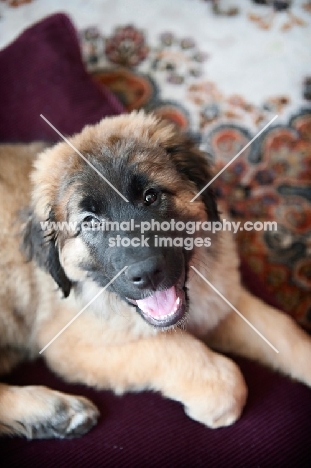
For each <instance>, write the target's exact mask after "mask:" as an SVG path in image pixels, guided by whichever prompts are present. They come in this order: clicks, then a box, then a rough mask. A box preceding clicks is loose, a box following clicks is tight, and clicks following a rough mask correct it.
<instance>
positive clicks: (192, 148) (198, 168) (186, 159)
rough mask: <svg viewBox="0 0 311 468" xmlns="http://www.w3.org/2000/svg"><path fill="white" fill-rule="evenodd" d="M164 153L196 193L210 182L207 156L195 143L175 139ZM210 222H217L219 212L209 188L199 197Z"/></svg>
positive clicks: (187, 139) (211, 190)
mask: <svg viewBox="0 0 311 468" xmlns="http://www.w3.org/2000/svg"><path fill="white" fill-rule="evenodd" d="M165 149H166V151H167V152H168V154H169V155H170V156H171V158H172V160H173V162H174V163H175V165H176V168H177V170H178V171H179V172H180V173H181V174H182V175H183V176H184V177H185V178H187V179H188V180H191V181H192V182H194V183H195V185H196V186H197V189H198V192H199V191H200V190H201V189H202V188H203V187H205V185H206V184H208V182H209V181H210V180H211V178H212V176H211V171H210V165H209V163H208V160H207V156H206V155H205V154H204V153H203V152H202V151H200V150H199V149H198V148H197V147H196V144H195V142H194V141H193V140H192V139H191V138H189V137H187V136H186V135H180V136H179V137H177V138H176V143H175V142H172V144H169V145H168V146H166V148H165ZM200 197H201V199H202V200H203V203H204V204H205V208H206V211H207V214H208V218H209V220H210V221H219V219H220V218H219V212H218V209H217V204H216V197H215V194H214V192H213V189H212V188H211V187H210V186H209V187H207V188H206V189H205V190H204V191H203V192H202V194H201V195H200Z"/></svg>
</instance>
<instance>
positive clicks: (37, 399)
mask: <svg viewBox="0 0 311 468" xmlns="http://www.w3.org/2000/svg"><path fill="white" fill-rule="evenodd" d="M30 389H32V395H31V397H30V396H28V398H27V399H28V403H29V406H28V410H27V414H25V412H23V413H24V414H23V415H22V416H23V417H21V418H20V419H19V420H18V421H16V422H15V423H16V425H17V426H19V430H18V432H19V433H20V434H21V435H24V436H26V437H27V438H28V439H50V438H60V439H63V438H73V437H79V436H81V435H83V434H85V433H86V432H88V431H89V430H90V429H91V428H92V427H93V426H94V425H95V424H96V422H97V419H98V417H99V411H98V409H97V408H96V406H95V405H93V403H91V402H90V401H89V400H88V399H86V398H84V397H77V396H72V395H66V394H64V393H60V392H57V391H54V390H50V389H48V388H45V387H24V388H22V390H24V391H25V392H26V391H30ZM24 396H26V395H24ZM14 429H15V430H16V429H18V428H17V427H16V426H15V428H14ZM14 432H15V431H14Z"/></svg>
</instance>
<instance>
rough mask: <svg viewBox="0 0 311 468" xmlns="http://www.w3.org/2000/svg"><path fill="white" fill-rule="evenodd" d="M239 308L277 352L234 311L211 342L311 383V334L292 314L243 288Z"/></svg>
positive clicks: (224, 349) (222, 349) (216, 347)
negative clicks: (269, 304) (265, 301)
mask: <svg viewBox="0 0 311 468" xmlns="http://www.w3.org/2000/svg"><path fill="white" fill-rule="evenodd" d="M237 309H238V310H239V312H241V314H242V315H243V316H244V317H245V318H246V319H248V321H249V322H250V323H251V324H252V325H253V326H254V327H255V328H256V329H257V330H258V331H259V332H260V333H261V334H262V335H263V336H264V337H265V338H266V339H267V340H269V341H270V343H271V344H272V345H273V346H274V347H275V348H276V349H277V350H278V353H276V352H275V351H274V350H273V349H272V348H271V347H270V346H269V345H268V344H267V343H266V342H265V341H264V340H263V339H262V338H261V337H260V336H258V335H257V334H256V333H255V332H254V330H252V329H251V328H250V326H249V325H248V324H247V323H245V321H243V319H242V318H241V317H239V316H238V315H237V314H236V312H233V311H232V312H231V313H230V314H229V315H228V316H227V317H226V318H225V319H224V320H223V321H222V322H220V324H219V325H218V327H217V328H216V329H215V330H214V331H213V332H211V334H210V336H209V337H208V339H207V342H208V344H209V345H211V346H212V347H214V348H215V349H218V350H221V351H225V352H233V353H236V354H240V355H242V356H245V357H249V358H251V359H254V360H257V361H259V362H261V363H263V364H266V365H268V366H270V367H272V368H274V369H278V370H280V371H281V372H283V373H285V374H287V375H290V376H291V377H293V378H295V379H297V380H300V381H301V382H304V383H305V384H307V385H309V386H311V337H310V336H309V335H308V334H307V333H305V332H304V331H303V330H302V329H301V328H300V327H299V326H298V325H297V324H296V323H295V322H294V320H293V319H292V318H291V317H289V316H287V315H286V314H284V313H282V312H280V311H279V310H277V309H274V308H273V307H270V306H268V305H267V304H265V303H264V302H263V301H261V300H260V299H258V298H256V297H254V296H253V295H252V294H250V293H249V292H248V291H246V290H244V289H243V290H242V294H241V297H240V300H239V303H238V305H237Z"/></svg>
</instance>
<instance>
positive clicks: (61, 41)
mask: <svg viewBox="0 0 311 468" xmlns="http://www.w3.org/2000/svg"><path fill="white" fill-rule="evenodd" d="M0 94H1V105H0V140H2V141H23V142H27V141H32V140H37V139H45V140H50V141H55V140H58V139H59V138H58V136H57V135H56V134H55V133H54V131H53V130H51V129H50V128H49V127H48V126H47V125H46V123H45V122H43V121H42V120H41V119H40V117H39V114H40V113H42V114H44V115H45V116H46V117H47V118H48V119H49V120H51V122H52V123H53V124H54V125H55V126H56V127H57V128H59V130H60V131H61V132H63V133H65V134H71V133H73V132H78V131H80V130H81V129H82V127H83V126H84V125H86V124H88V123H94V122H97V121H98V120H100V119H101V118H102V117H104V116H105V115H112V114H118V113H120V112H122V110H123V109H122V107H121V105H120V104H119V103H118V102H117V100H116V99H115V98H114V97H113V96H111V94H110V93H109V92H104V91H103V92H101V91H100V90H99V89H98V88H97V87H96V86H95V85H94V83H93V82H92V81H91V80H90V77H89V76H88V74H87V73H86V71H85V70H84V67H83V64H82V62H81V57H80V52H79V47H78V42H77V38H76V33H75V30H74V28H73V26H72V24H71V22H70V20H69V19H68V18H67V17H66V16H64V15H61V14H58V15H53V16H51V17H49V18H47V19H45V20H43V21H42V22H40V23H38V24H36V25H34V26H33V27H32V28H30V29H28V30H27V31H25V32H24V33H23V34H22V35H21V36H20V37H19V38H18V39H17V40H16V41H14V43H12V44H11V45H10V46H8V47H7V48H6V49H5V50H3V51H1V52H0ZM243 273H244V278H246V279H247V280H248V286H249V287H250V288H251V289H252V288H253V289H254V290H256V287H257V284H256V279H255V278H252V277H251V276H249V275H248V274H247V271H246V270H245V268H244V269H243ZM256 292H257V293H258V294H259V295H261V296H262V297H264V299H265V300H267V301H269V302H270V303H273V298H269V297H268V296H267V294H266V295H265V296H263V293H262V291H260V290H258V288H257V290H256ZM250 333H252V331H251V330H250ZM73 352H74V350H73ZM99 359H100V356H99ZM236 361H237V363H238V364H239V365H240V367H241V369H242V371H243V374H244V375H245V378H246V382H247V384H248V387H249V398H248V402H247V406H246V408H245V411H244V413H243V415H242V418H241V419H240V420H239V421H238V422H237V423H236V424H235V425H233V426H231V427H228V428H223V429H218V430H210V429H207V428H206V427H204V426H203V425H201V424H199V423H196V422H193V421H191V420H190V419H189V418H188V417H186V416H185V414H184V412H183V409H182V406H181V405H180V404H179V403H176V402H172V401H169V400H165V399H163V398H162V397H161V396H160V395H158V394H155V393H148V392H143V393H141V394H137V395H136V394H129V395H125V396H123V397H117V396H115V395H113V394H112V393H111V392H108V391H95V390H93V389H89V388H86V387H85V386H82V385H81V386H78V385H69V384H66V383H65V382H63V381H61V380H60V379H59V378H58V377H56V376H55V375H53V374H52V373H51V372H50V371H49V370H48V369H47V368H46V366H45V365H44V363H43V362H42V361H41V360H39V361H38V362H36V363H35V364H23V365H22V366H20V367H19V368H17V369H16V370H15V371H14V372H13V373H12V374H11V375H9V376H7V377H6V379H5V381H7V382H8V383H12V384H15V385H31V384H32V385H33V384H40V385H47V386H50V387H51V388H54V389H57V390H61V391H64V392H68V393H73V394H79V395H85V396H87V397H89V398H90V399H92V401H93V402H94V403H95V404H96V405H97V406H98V408H99V409H100V411H101V414H102V416H101V419H100V421H99V423H98V425H97V426H96V427H95V428H94V429H93V430H92V431H91V432H90V433H89V434H87V435H85V436H84V437H82V438H80V439H75V440H42V441H26V440H24V439H10V438H3V439H1V440H0V466H1V467H12V468H13V467H23V468H28V467H29V468H30V467H31V468H42V467H44V468H52V467H57V468H63V467H64V468H71V467H84V466H88V467H92V468H96V467H107V468H110V467H129V468H131V467H135V468H136V467H137V468H140V467H172V468H174V467H217V468H222V467H232V468H233V467H239V468H240V467H245V468H250V467H260V468H265V467H267V468H278V467H280V468H281V467H282V468H286V467H298V466H299V467H307V466H310V460H311V442H310V434H311V398H310V397H311V394H310V389H308V388H306V387H305V386H303V385H301V384H299V383H297V382H293V381H290V380H288V379H286V378H285V377H282V376H280V375H277V374H273V373H272V372H270V371H268V370H267V369H264V368H263V367H261V366H259V365H258V364H254V363H251V362H249V361H246V360H242V359H236ZM124 365H125V366H126V362H125V363H124Z"/></svg>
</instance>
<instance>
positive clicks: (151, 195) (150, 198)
mask: <svg viewBox="0 0 311 468" xmlns="http://www.w3.org/2000/svg"><path fill="white" fill-rule="evenodd" d="M158 196H159V193H158V192H157V190H155V189H152V188H151V189H148V190H146V192H145V194H144V204H145V205H147V206H149V205H152V204H153V203H155V202H156V201H157V199H158Z"/></svg>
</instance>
